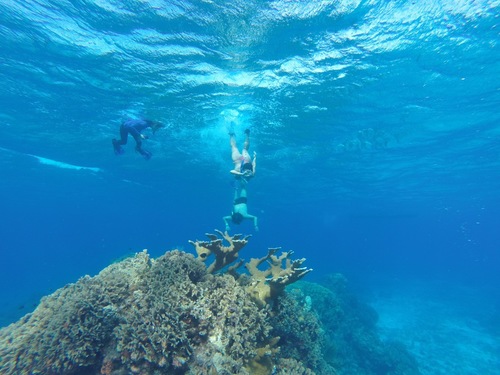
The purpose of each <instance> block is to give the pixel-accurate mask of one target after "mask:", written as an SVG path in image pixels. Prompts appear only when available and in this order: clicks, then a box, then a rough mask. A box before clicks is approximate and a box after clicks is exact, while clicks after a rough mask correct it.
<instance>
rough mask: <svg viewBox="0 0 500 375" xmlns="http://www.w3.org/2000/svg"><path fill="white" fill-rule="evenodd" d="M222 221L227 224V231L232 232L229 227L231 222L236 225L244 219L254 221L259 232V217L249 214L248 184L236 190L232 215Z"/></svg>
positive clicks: (241, 185)
mask: <svg viewBox="0 0 500 375" xmlns="http://www.w3.org/2000/svg"><path fill="white" fill-rule="evenodd" d="M222 219H223V220H224V223H225V224H226V231H229V230H231V227H230V226H229V222H230V221H232V222H233V223H234V224H240V223H241V222H242V221H243V220H244V219H250V220H252V221H253V226H254V228H255V230H256V231H259V227H258V225H257V216H253V215H250V214H249V213H248V207H247V189H246V184H244V183H242V184H240V186H239V188H238V189H236V190H235V192H234V201H233V211H232V212H231V215H229V216H224V217H223V218H222Z"/></svg>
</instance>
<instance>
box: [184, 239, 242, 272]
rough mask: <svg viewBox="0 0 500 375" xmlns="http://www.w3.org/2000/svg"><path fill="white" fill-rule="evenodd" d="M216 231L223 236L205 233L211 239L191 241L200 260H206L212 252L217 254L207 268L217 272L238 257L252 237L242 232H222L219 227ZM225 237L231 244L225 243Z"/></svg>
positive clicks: (209, 270) (208, 270)
mask: <svg viewBox="0 0 500 375" xmlns="http://www.w3.org/2000/svg"><path fill="white" fill-rule="evenodd" d="M215 232H217V233H218V234H219V235H220V236H221V237H222V238H219V237H217V235H215V234H210V233H205V235H206V236H207V237H208V238H210V241H189V243H190V244H191V245H193V246H194V248H195V251H196V253H197V254H198V259H199V260H201V261H203V262H205V261H206V260H207V259H208V257H209V256H210V255H211V254H213V255H214V256H215V260H214V261H213V262H212V263H211V264H210V265H209V266H208V268H207V272H208V273H215V272H217V271H219V270H221V269H223V268H224V267H226V266H227V265H229V264H231V263H233V262H234V261H235V260H236V259H238V256H239V252H240V250H241V249H243V248H244V247H245V246H246V244H247V243H248V239H249V238H250V237H251V236H245V237H243V236H242V235H241V234H235V235H234V236H230V235H229V234H228V233H227V232H224V233H222V232H221V231H220V230H217V229H216V230H215ZM224 239H225V240H226V241H227V243H228V244H229V246H224V245H223V240H224Z"/></svg>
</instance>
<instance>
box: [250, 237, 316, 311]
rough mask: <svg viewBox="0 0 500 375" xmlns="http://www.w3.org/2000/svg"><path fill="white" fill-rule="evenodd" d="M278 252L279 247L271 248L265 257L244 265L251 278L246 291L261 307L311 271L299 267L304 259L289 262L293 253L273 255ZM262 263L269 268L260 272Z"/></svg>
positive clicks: (254, 259)
mask: <svg viewBox="0 0 500 375" xmlns="http://www.w3.org/2000/svg"><path fill="white" fill-rule="evenodd" d="M278 250H280V248H279V247H278V248H271V249H269V251H268V253H267V255H266V256H265V257H262V258H252V259H251V260H250V262H249V263H247V264H245V267H246V268H247V270H248V272H249V273H250V275H251V278H252V281H251V282H250V284H249V285H248V287H247V291H248V292H249V293H250V294H251V295H252V296H253V297H254V299H255V300H256V301H257V302H258V303H259V304H261V305H263V304H265V303H268V302H269V301H270V300H273V299H275V298H276V297H277V296H278V295H280V294H282V293H283V291H284V290H285V287H286V286H287V285H290V284H292V283H294V282H296V281H297V280H300V279H301V278H303V277H304V276H305V275H307V274H308V273H309V272H311V271H312V269H311V268H306V267H301V265H302V263H304V262H305V258H302V259H297V260H291V259H290V257H291V256H292V254H293V251H288V252H282V253H281V255H280V256H279V257H278V256H276V255H274V254H275V253H276V252H277V251H278ZM264 262H267V263H268V264H269V268H267V269H266V270H260V269H259V266H260V265H262V263H264ZM283 262H284V265H283Z"/></svg>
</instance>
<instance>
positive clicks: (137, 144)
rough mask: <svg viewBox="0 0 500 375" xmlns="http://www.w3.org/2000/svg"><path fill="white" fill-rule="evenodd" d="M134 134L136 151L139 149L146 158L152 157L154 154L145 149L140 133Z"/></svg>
mask: <svg viewBox="0 0 500 375" xmlns="http://www.w3.org/2000/svg"><path fill="white" fill-rule="evenodd" d="M132 136H133V137H134V139H135V151H137V152H138V153H139V154H141V155H142V156H144V159H146V160H149V159H151V156H153V154H152V153H151V152H149V151H148V150H144V149H143V148H142V140H141V135H140V134H132Z"/></svg>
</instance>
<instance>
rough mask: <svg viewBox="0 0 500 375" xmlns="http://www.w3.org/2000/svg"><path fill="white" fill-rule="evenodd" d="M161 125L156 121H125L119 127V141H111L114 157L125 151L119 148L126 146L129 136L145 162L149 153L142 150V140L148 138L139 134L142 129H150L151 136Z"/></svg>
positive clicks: (148, 157) (149, 156)
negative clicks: (133, 140)
mask: <svg viewBox="0 0 500 375" xmlns="http://www.w3.org/2000/svg"><path fill="white" fill-rule="evenodd" d="M162 127H163V125H162V124H161V123H160V122H157V121H151V120H142V119H128V120H125V121H124V122H123V123H122V125H121V126H120V140H117V139H113V148H114V151H115V154H116V155H122V154H123V153H124V152H125V150H123V148H122V147H121V146H122V145H125V144H127V140H128V135H129V134H130V135H131V136H132V137H134V139H135V143H136V145H135V150H136V151H137V152H138V153H139V154H141V155H142V156H143V157H144V158H145V159H146V160H149V159H151V156H152V154H151V152H149V151H147V150H144V149H143V148H142V140H143V139H148V137H147V136H146V135H144V134H141V132H142V131H143V130H144V129H147V128H151V129H152V130H153V134H154V133H156V131H157V130H158V129H160V128H162Z"/></svg>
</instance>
